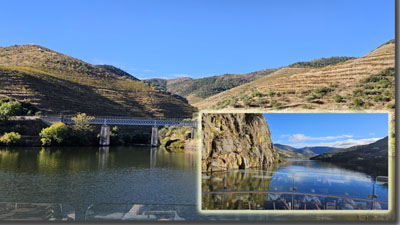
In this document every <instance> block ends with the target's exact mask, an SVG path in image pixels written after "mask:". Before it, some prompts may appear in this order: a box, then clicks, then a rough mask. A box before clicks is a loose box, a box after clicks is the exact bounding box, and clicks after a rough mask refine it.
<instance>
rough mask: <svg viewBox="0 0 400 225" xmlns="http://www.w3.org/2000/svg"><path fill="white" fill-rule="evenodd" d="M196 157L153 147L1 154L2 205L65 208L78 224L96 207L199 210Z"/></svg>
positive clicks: (1, 151)
mask: <svg viewBox="0 0 400 225" xmlns="http://www.w3.org/2000/svg"><path fill="white" fill-rule="evenodd" d="M196 157H197V155H196V154H192V153H189V154H187V153H169V152H166V151H164V150H161V149H157V148H155V149H154V148H153V149H150V147H101V148H98V147H97V148H94V147H83V148H82V147H56V148H3V149H0V202H3V203H21V202H22V203H24V202H25V203H63V204H64V203H67V204H70V205H71V206H72V207H73V208H74V209H75V212H76V218H77V219H78V220H82V219H84V215H85V212H86V210H87V208H88V207H89V206H90V205H93V204H109V203H126V202H131V203H144V204H147V203H148V204H182V203H185V204H192V205H195V204H196V198H195V197H194V195H193V193H194V192H195V189H196V173H197V171H196V161H197V160H196ZM0 211H1V209H0ZM193 213H195V212H193Z"/></svg>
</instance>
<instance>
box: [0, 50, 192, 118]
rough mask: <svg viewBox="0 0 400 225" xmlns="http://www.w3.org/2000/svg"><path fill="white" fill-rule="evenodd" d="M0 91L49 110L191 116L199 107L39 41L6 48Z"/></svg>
mask: <svg viewBox="0 0 400 225" xmlns="http://www.w3.org/2000/svg"><path fill="white" fill-rule="evenodd" d="M0 96H6V97H11V98H15V99H17V100H20V101H25V102H30V103H32V104H33V105H35V106H36V107H37V108H38V109H39V110H41V111H42V113H45V114H59V113H64V114H69V113H76V112H85V113H88V114H92V115H99V114H101V115H115V116H141V117H162V116H165V117H177V115H179V117H191V116H192V113H193V112H194V111H195V109H194V108H193V107H192V106H190V105H188V104H187V103H185V102H184V101H182V100H181V99H179V98H177V97H175V96H173V95H171V94H169V93H166V92H163V91H158V90H155V89H154V88H151V87H149V85H147V84H145V83H144V82H142V81H139V80H137V79H136V78H134V77H132V76H131V75H130V74H128V73H126V72H124V71H122V70H120V69H118V68H115V67H113V66H108V65H100V66H96V65H91V64H89V63H86V62H84V61H81V60H78V59H75V58H72V57H70V56H67V55H64V54H61V53H58V52H55V51H52V50H50V49H47V48H44V47H41V46H38V45H21V46H11V47H5V48H0Z"/></svg>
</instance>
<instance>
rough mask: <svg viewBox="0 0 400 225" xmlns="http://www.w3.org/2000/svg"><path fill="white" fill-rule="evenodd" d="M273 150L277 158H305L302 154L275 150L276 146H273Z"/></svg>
mask: <svg viewBox="0 0 400 225" xmlns="http://www.w3.org/2000/svg"><path fill="white" fill-rule="evenodd" d="M275 150H276V151H277V152H278V154H279V158H305V157H306V156H305V155H303V154H300V153H297V152H291V151H287V150H283V149H280V148H277V147H276V146H275Z"/></svg>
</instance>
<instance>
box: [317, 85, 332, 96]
mask: <svg viewBox="0 0 400 225" xmlns="http://www.w3.org/2000/svg"><path fill="white" fill-rule="evenodd" d="M330 91H332V89H331V88H329V87H320V88H315V89H314V90H313V92H314V93H315V94H316V95H317V96H318V97H320V98H322V97H324V96H325V95H326V94H328V92H330Z"/></svg>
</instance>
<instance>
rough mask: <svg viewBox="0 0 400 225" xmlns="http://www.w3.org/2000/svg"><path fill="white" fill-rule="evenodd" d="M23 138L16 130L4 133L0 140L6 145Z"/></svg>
mask: <svg viewBox="0 0 400 225" xmlns="http://www.w3.org/2000/svg"><path fill="white" fill-rule="evenodd" d="M20 139H21V135H20V134H19V133H16V132H9V133H4V135H3V136H1V137H0V142H1V143H4V144H6V145H10V144H15V143H16V142H17V141H18V140H20Z"/></svg>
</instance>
